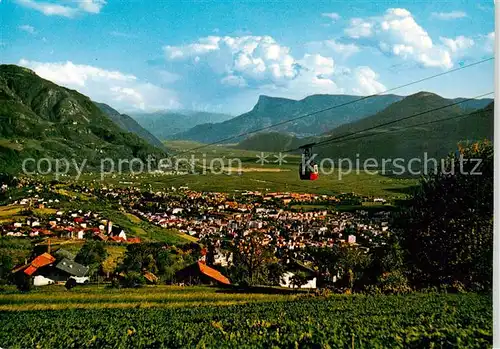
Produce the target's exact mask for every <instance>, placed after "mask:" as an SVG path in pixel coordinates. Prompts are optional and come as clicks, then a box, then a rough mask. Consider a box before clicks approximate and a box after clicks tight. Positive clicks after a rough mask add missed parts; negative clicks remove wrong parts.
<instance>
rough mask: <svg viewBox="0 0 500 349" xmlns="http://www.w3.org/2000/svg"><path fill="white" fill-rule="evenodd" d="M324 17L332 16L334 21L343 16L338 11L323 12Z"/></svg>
mask: <svg viewBox="0 0 500 349" xmlns="http://www.w3.org/2000/svg"><path fill="white" fill-rule="evenodd" d="M321 16H322V17H326V18H330V19H331V20H332V21H333V22H335V21H338V20H339V19H340V18H341V17H340V15H339V14H338V13H336V12H329V13H326V12H325V13H322V14H321Z"/></svg>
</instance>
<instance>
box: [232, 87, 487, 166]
mask: <svg viewBox="0 0 500 349" xmlns="http://www.w3.org/2000/svg"><path fill="white" fill-rule="evenodd" d="M459 100H463V99H455V100H450V99H445V98H442V97H440V96H438V95H436V94H433V93H428V92H420V93H417V94H414V95H411V96H408V97H406V98H404V99H403V100H401V101H399V102H396V103H394V104H392V105H390V106H389V107H387V108H386V109H384V110H383V111H381V112H379V113H376V114H375V115H372V116H369V117H366V118H364V119H361V120H358V121H356V122H352V123H348V124H345V125H341V126H339V127H337V128H334V129H333V130H331V131H329V132H328V133H325V134H324V135H322V136H320V137H307V138H303V139H297V138H294V137H292V136H290V135H287V134H276V133H275V134H272V133H259V134H256V135H254V136H251V137H249V138H247V139H245V140H244V141H242V142H240V143H239V144H238V145H237V147H238V148H241V149H248V150H257V151H274V152H278V151H282V150H285V149H290V148H296V147H298V146H300V145H302V144H306V143H311V142H317V141H321V140H324V139H329V138H332V137H338V136H341V135H344V134H349V133H353V132H360V131H362V130H364V129H367V128H370V127H374V126H376V125H380V124H383V123H386V122H391V121H393V120H396V119H398V118H401V117H404V116H410V115H414V114H417V113H420V112H424V111H427V110H430V109H433V108H439V107H443V106H446V105H449V104H451V103H454V102H457V101H459ZM487 103H489V104H488V105H487V106H486V107H485V108H483V109H482V111H483V112H482V113H480V114H475V115H471V116H466V117H463V118H457V119H453V120H448V121H443V122H437V123H432V124H429V125H423V126H417V124H421V123H426V122H432V121H435V120H440V119H444V118H449V117H454V116H458V115H461V114H464V113H468V112H470V111H471V110H470V109H471V108H473V107H474V106H484V105H485V104H487ZM413 126H414V127H413ZM352 137H353V138H357V139H352V140H345V141H342V142H340V141H339V142H336V143H331V144H326V145H323V146H321V147H316V148H314V152H315V153H318V154H319V157H328V158H332V159H338V158H351V159H355V158H356V154H360V158H361V159H366V158H369V157H375V158H378V159H380V158H383V157H385V158H395V157H401V158H405V159H409V158H411V157H423V154H424V152H427V153H428V156H429V157H431V156H435V157H442V156H445V155H447V154H448V153H450V152H452V151H455V150H456V149H457V144H458V143H459V142H461V141H475V140H481V139H493V102H492V100H491V99H484V100H477V101H470V102H467V106H466V107H465V108H464V106H462V105H456V106H453V107H449V108H445V109H442V110H438V111H434V112H432V113H427V114H424V115H421V116H417V117H415V118H412V119H408V120H404V121H401V122H397V123H394V124H391V125H388V126H386V127H382V128H377V129H374V130H371V131H366V132H363V133H359V134H356V135H355V136H352Z"/></svg>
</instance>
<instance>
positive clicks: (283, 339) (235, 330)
mask: <svg viewBox="0 0 500 349" xmlns="http://www.w3.org/2000/svg"><path fill="white" fill-rule="evenodd" d="M491 317H492V300H491V297H490V296H482V295H476V294H455V295H450V294H448V295H446V294H440V295H438V294H413V295H409V296H376V297H373V296H333V297H330V298H327V299H324V298H319V297H318V298H311V299H309V298H306V299H301V300H297V301H291V302H273V303H253V304H252V303H249V304H244V305H235V306H227V307H213V306H209V307H195V308H179V309H154V308H150V309H140V308H135V309H126V310H125V309H99V310H62V311H24V312H3V313H0V318H1V319H2V323H3V325H2V328H3V330H2V331H1V332H0V343H2V346H5V347H8V348H35V347H36V348H179V347H210V348H236V347H238V348H239V347H248V348H251V347H267V348H271V347H275V348H277V347H280V348H296V347H302V348H320V347H321V348H352V347H354V348H403V347H405V348H431V347H432V348H434V347H438V348H456V347H467V348H484V347H489V346H491V343H492V321H491ZM27 329H29V330H27Z"/></svg>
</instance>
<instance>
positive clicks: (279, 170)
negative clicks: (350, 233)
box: [80, 141, 417, 198]
mask: <svg viewBox="0 0 500 349" xmlns="http://www.w3.org/2000/svg"><path fill="white" fill-rule="evenodd" d="M165 144H166V145H167V147H169V148H170V149H174V153H173V155H174V156H175V155H177V156H178V157H179V158H185V159H189V158H190V157H191V156H192V155H193V156H194V157H195V159H196V161H197V162H196V164H197V165H196V171H197V174H179V173H178V174H160V173H156V174H148V173H143V174H136V175H130V174H127V173H123V174H118V173H115V174H114V175H111V174H110V175H107V176H105V178H104V180H103V181H101V180H100V177H99V176H98V175H97V174H84V175H82V177H81V178H80V181H82V182H85V183H88V184H91V183H94V184H95V183H104V184H106V185H109V184H112V185H114V186H117V187H130V186H135V187H138V188H144V189H153V190H162V189H165V188H169V187H181V186H188V187H189V189H192V190H196V191H215V192H235V191H236V192H237V191H245V190H260V191H280V192H300V193H317V194H327V195H336V194H341V193H355V194H358V195H361V196H378V197H384V198H403V197H405V196H406V193H407V192H408V188H410V187H412V186H414V185H415V184H417V179H409V178H394V177H387V176H383V175H380V174H368V173H363V172H361V173H356V170H353V171H352V173H350V174H342V173H341V174H339V169H333V172H332V173H331V174H328V175H326V174H325V175H320V178H319V179H318V180H317V181H301V180H300V179H299V178H298V166H299V162H300V157H299V156H298V155H287V157H286V159H285V160H286V161H287V162H286V163H283V164H282V165H281V166H278V164H276V163H274V162H273V161H275V158H274V155H275V154H272V153H266V154H268V156H269V158H268V160H269V161H270V162H269V163H265V164H264V165H261V164H259V163H257V162H256V161H257V160H258V158H257V156H256V155H257V153H258V152H255V151H248V150H241V149H235V148H231V147H229V146H227V145H225V146H220V145H213V146H203V145H202V144H200V143H195V142H188V141H175V142H174V141H172V142H166V143H165ZM202 146H203V148H201V149H198V150H194V151H190V149H193V148H196V147H202ZM184 152H185V153H184ZM214 158H221V159H223V163H224V170H223V171H222V170H221V171H220V172H221V173H222V174H213V173H211V172H210V170H207V169H206V167H208V165H209V164H210V161H211V160H212V159H214ZM203 159H205V160H206V162H205V164H206V165H207V166H204V163H203V162H202V161H203ZM234 159H239V160H240V161H241V169H242V171H241V172H240V173H239V172H238V166H237V165H238V163H237V162H235V160H234ZM230 162H231V163H230ZM181 163H182V161H181ZM229 165H231V166H229ZM327 170H331V169H329V168H327ZM342 171H345V169H343V170H342Z"/></svg>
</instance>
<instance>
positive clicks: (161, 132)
mask: <svg viewBox="0 0 500 349" xmlns="http://www.w3.org/2000/svg"><path fill="white" fill-rule="evenodd" d="M132 116H133V118H134V119H135V120H136V121H137V122H138V123H139V124H140V125H141V126H142V127H144V128H145V129H147V130H149V132H151V133H152V134H153V135H154V136H155V137H157V138H159V139H161V140H166V139H171V138H173V137H174V135H175V134H177V133H182V132H185V131H187V130H189V129H191V128H192V127H195V126H197V125H200V124H204V123H218V122H223V121H226V120H229V119H231V118H232V116H231V115H227V114H219V113H209V112H203V111H192V110H177V111H161V112H155V113H147V114H133V115H132Z"/></svg>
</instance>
